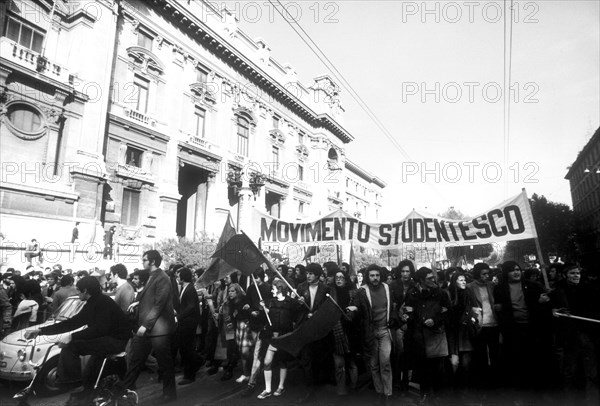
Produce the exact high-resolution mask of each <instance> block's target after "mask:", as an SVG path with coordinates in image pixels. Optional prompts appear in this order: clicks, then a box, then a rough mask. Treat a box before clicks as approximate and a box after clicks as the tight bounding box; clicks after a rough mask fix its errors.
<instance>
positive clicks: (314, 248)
mask: <svg viewBox="0 0 600 406" xmlns="http://www.w3.org/2000/svg"><path fill="white" fill-rule="evenodd" d="M320 251H321V250H320V248H319V246H318V245H313V246H312V247H308V248H307V249H306V254H304V258H302V260H303V261H308V260H309V259H310V257H312V256H315V255H317V254H318V253H319V252H320Z"/></svg>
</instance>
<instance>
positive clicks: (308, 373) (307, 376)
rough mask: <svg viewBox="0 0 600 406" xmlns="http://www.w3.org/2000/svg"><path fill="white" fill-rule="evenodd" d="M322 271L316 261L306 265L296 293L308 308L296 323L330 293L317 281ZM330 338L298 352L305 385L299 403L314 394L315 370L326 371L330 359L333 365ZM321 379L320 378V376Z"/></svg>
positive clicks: (316, 377) (307, 315)
mask: <svg viewBox="0 0 600 406" xmlns="http://www.w3.org/2000/svg"><path fill="white" fill-rule="evenodd" d="M322 273H323V268H322V267H321V265H319V264H317V263H311V264H308V266H307V267H306V281H305V282H302V283H301V284H300V285H298V289H297V290H298V295H299V296H300V301H302V302H304V303H306V304H307V306H308V309H306V311H305V312H304V313H303V314H302V315H301V317H300V320H299V322H298V324H301V323H302V322H304V321H305V320H308V319H309V318H311V317H312V315H313V313H314V312H316V311H317V309H318V308H319V306H321V304H322V303H323V302H324V301H325V300H328V299H327V294H328V293H331V292H330V288H329V287H328V286H327V285H325V284H324V283H322V282H320V281H319V277H320V276H321V274H322ZM329 342H330V340H328V337H325V338H324V339H322V340H318V341H315V342H313V343H310V344H308V345H306V346H305V347H304V348H303V349H302V352H301V353H300V365H302V369H303V370H304V380H305V384H306V386H307V393H306V394H305V396H304V397H303V398H302V399H301V403H304V402H308V401H311V400H312V398H313V396H314V386H315V384H316V383H317V382H318V381H319V376H318V375H319V374H318V373H317V371H321V374H322V373H323V372H324V371H328V370H330V369H331V368H328V365H327V361H331V362H330V364H331V366H332V365H333V359H332V358H331V354H332V353H333V348H330V346H329V345H328V344H329ZM321 379H322V378H321Z"/></svg>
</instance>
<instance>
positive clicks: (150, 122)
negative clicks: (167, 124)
mask: <svg viewBox="0 0 600 406" xmlns="http://www.w3.org/2000/svg"><path fill="white" fill-rule="evenodd" d="M123 111H124V112H125V116H127V117H129V118H130V119H132V120H134V121H137V122H139V123H142V124H145V125H147V126H150V127H156V120H155V119H154V118H152V117H150V116H149V115H147V114H144V113H141V112H139V111H137V110H132V109H128V108H124V109H123Z"/></svg>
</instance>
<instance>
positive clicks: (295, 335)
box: [271, 300, 342, 357]
mask: <svg viewBox="0 0 600 406" xmlns="http://www.w3.org/2000/svg"><path fill="white" fill-rule="evenodd" d="M341 316H342V312H341V311H340V309H339V308H338V307H337V306H336V305H335V304H334V303H333V302H332V301H331V300H325V301H324V302H323V304H322V305H321V306H320V307H319V309H318V310H317V311H316V312H315V313H314V314H313V315H312V317H311V318H310V319H307V320H306V321H305V322H304V323H302V324H300V327H298V328H297V329H296V330H294V331H292V332H291V333H287V334H284V335H282V336H279V337H276V338H273V339H271V345H272V346H273V347H275V348H277V349H278V350H283V351H285V352H287V353H289V354H291V355H293V356H295V357H297V356H298V354H300V351H301V350H302V348H303V347H304V346H305V345H306V344H310V343H312V342H314V341H317V340H320V339H321V338H323V337H325V336H326V335H327V334H329V332H330V331H331V330H332V329H333V326H335V323H337V322H338V321H339V320H340V317H341Z"/></svg>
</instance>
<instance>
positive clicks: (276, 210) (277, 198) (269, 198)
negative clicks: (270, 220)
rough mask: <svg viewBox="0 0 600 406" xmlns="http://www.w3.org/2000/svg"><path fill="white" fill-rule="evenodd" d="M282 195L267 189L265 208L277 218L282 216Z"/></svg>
mask: <svg viewBox="0 0 600 406" xmlns="http://www.w3.org/2000/svg"><path fill="white" fill-rule="evenodd" d="M282 197H283V196H282V195H280V194H279V193H275V192H272V191H270V190H268V191H267V193H266V195H265V209H266V210H267V213H269V214H270V215H271V216H273V217H276V218H281V199H282Z"/></svg>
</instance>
